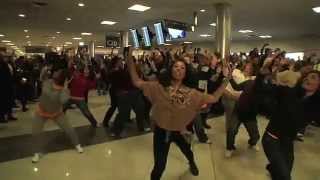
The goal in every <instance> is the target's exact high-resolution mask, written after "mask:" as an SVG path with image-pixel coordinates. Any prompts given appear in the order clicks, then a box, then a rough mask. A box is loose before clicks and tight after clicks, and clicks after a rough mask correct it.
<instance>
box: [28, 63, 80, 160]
mask: <svg viewBox="0 0 320 180" xmlns="http://www.w3.org/2000/svg"><path fill="white" fill-rule="evenodd" d="M66 74H67V72H66V71H65V70H62V69H60V70H57V71H55V72H54V73H53V76H52V79H48V80H46V81H44V82H43V86H42V94H41V96H40V99H39V103H38V105H37V107H36V110H35V113H34V118H33V124H32V136H33V140H34V146H33V147H34V152H35V154H34V156H33V158H32V162H33V163H36V162H38V161H39V159H40V152H41V150H42V145H43V144H44V143H43V137H44V135H43V134H42V132H43V127H44V124H45V123H46V122H47V121H49V120H52V121H53V122H54V123H56V124H57V125H58V126H59V127H60V128H61V129H62V130H63V131H64V132H65V133H66V134H67V136H68V137H69V138H70V139H71V141H72V144H73V145H74V146H75V148H76V150H77V151H78V152H79V153H82V152H83V149H82V147H81V145H80V143H79V139H78V136H77V134H76V133H75V131H74V129H73V128H72V126H71V125H70V123H69V121H68V119H67V117H66V116H65V114H64V113H63V111H62V110H63V104H64V103H65V102H67V101H68V99H69V95H68V92H67V90H66V88H65V87H64V84H65V80H66Z"/></svg>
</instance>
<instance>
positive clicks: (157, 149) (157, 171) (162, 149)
mask: <svg viewBox="0 0 320 180" xmlns="http://www.w3.org/2000/svg"><path fill="white" fill-rule="evenodd" d="M171 142H174V143H175V144H176V145H177V146H178V147H179V148H180V150H181V152H182V153H183V154H184V155H185V156H186V158H187V159H188V161H189V163H195V161H194V156H193V152H192V151H191V145H190V144H189V143H188V142H187V141H186V139H185V138H184V137H183V136H182V135H181V134H180V133H179V132H173V131H166V130H164V129H162V128H159V127H157V126H156V127H155V129H154V134H153V156H154V167H153V170H152V172H151V180H160V178H161V176H162V174H163V172H164V170H165V168H166V165H167V158H168V153H169V149H170V144H171Z"/></svg>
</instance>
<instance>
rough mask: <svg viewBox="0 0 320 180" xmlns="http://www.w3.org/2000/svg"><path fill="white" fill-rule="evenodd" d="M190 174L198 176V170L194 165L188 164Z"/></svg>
mask: <svg viewBox="0 0 320 180" xmlns="http://www.w3.org/2000/svg"><path fill="white" fill-rule="evenodd" d="M190 172H191V174H192V175H194V176H198V175H199V169H198V167H197V165H196V163H194V162H193V163H190Z"/></svg>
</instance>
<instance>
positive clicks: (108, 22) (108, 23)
mask: <svg viewBox="0 0 320 180" xmlns="http://www.w3.org/2000/svg"><path fill="white" fill-rule="evenodd" d="M116 23H117V22H113V21H101V24H104V25H114V24H116Z"/></svg>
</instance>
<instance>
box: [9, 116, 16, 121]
mask: <svg viewBox="0 0 320 180" xmlns="http://www.w3.org/2000/svg"><path fill="white" fill-rule="evenodd" d="M8 120H9V121H16V120H18V118H16V117H13V116H12V115H11V116H8Z"/></svg>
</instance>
